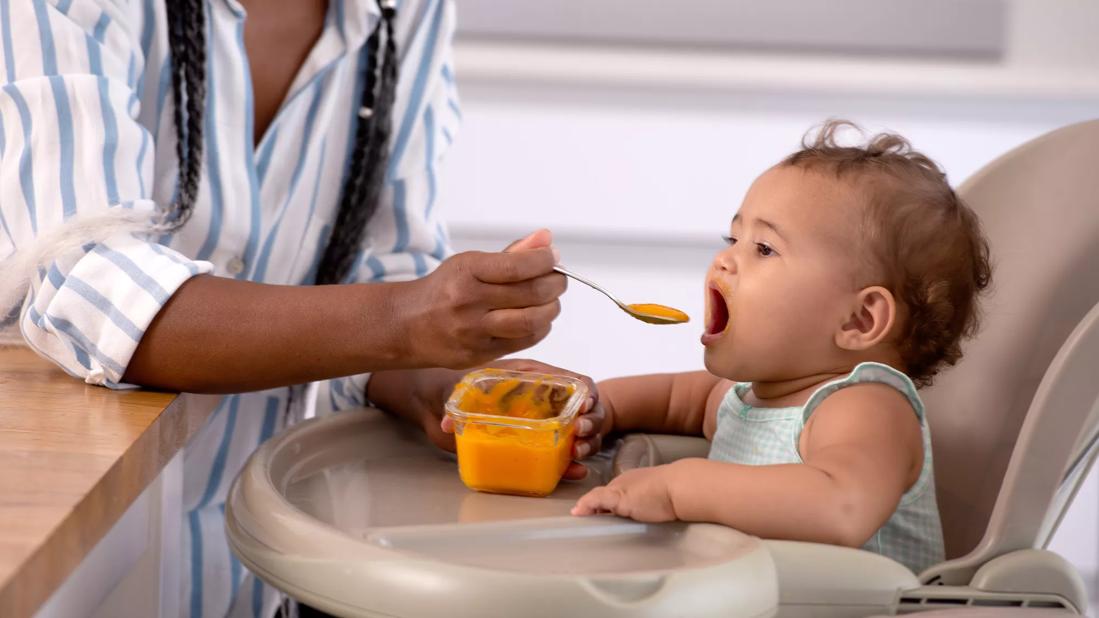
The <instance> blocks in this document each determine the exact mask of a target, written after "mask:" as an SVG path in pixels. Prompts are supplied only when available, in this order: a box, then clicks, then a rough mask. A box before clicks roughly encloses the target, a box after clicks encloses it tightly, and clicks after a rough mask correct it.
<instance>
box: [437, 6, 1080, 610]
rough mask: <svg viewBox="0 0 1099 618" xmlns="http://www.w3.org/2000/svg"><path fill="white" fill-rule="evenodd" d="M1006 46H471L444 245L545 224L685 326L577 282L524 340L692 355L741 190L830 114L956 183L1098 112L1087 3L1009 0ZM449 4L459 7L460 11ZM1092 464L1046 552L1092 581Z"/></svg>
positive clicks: (560, 349)
mask: <svg viewBox="0 0 1099 618" xmlns="http://www.w3.org/2000/svg"><path fill="white" fill-rule="evenodd" d="M1008 4H1009V19H1008V24H1007V28H1008V31H1007V34H1006V47H1005V51H1004V55H1003V58H1002V59H1000V60H999V61H987V60H986V61H949V60H918V59H912V58H905V59H898V58H881V57H867V56H859V57H839V56H833V57H811V56H799V55H796V54H781V55H779V54H772V55H767V54H762V53H752V52H750V51H741V52H737V53H731V52H718V51H713V50H709V51H690V50H682V49H678V50H661V49H645V48H637V49H633V48H623V47H620V46H608V47H605V48H600V47H597V46H591V45H586V46H578V45H556V46H555V45H546V44H537V45H535V44H525V45H524V44H515V43H499V42H483V41H482V42H478V41H464V42H462V43H461V44H460V45H459V47H458V51H457V74H458V79H459V83H460V85H461V88H462V91H461V92H462V97H463V101H462V107H463V113H464V119H465V122H464V127H463V129H462V132H461V134H460V135H459V136H458V140H457V142H456V144H455V145H454V146H453V149H452V150H451V152H450V153H449V154H448V160H447V164H446V166H445V170H444V175H443V178H442V186H443V193H442V195H443V196H445V207H446V208H447V211H448V217H449V219H450V221H451V231H452V236H453V240H454V244H455V246H456V248H458V249H459V250H462V249H471V248H479V249H485V248H489V249H495V248H499V247H502V246H503V245H505V244H506V243H507V242H508V241H510V240H511V239H513V238H515V237H518V236H520V235H522V234H523V233H525V232H526V231H529V230H531V229H534V228H536V227H541V226H546V227H550V228H552V229H553V230H554V232H555V234H556V236H557V239H558V241H557V242H558V246H559V247H560V249H561V253H562V258H563V262H564V263H565V264H567V265H568V266H570V267H572V268H574V269H575V270H577V271H579V272H580V273H583V274H586V275H589V276H590V277H591V278H592V279H595V280H596V281H599V282H601V283H604V284H605V285H606V286H607V287H608V288H609V289H611V290H612V291H614V292H615V293H617V294H619V295H620V296H621V298H622V299H623V300H625V301H626V302H659V303H664V304H669V305H673V306H677V307H680V308H682V309H684V310H685V311H687V312H688V313H689V314H690V315H691V316H692V318H693V321H692V322H691V323H690V324H688V325H685V326H664V327H656V326H650V325H645V324H642V323H640V322H637V321H634V320H632V319H630V318H629V317H627V316H626V315H625V314H623V313H621V312H619V311H618V310H617V309H616V308H615V307H614V306H613V305H612V304H611V303H610V302H609V301H607V300H606V299H604V298H602V297H600V296H598V295H597V294H596V293H595V292H594V291H592V290H589V289H586V288H583V287H582V286H580V285H579V284H575V283H573V284H572V285H571V286H570V289H569V292H568V293H567V294H566V296H565V298H564V300H563V311H562V314H561V317H560V318H559V319H558V320H557V322H555V325H554V331H553V333H552V334H551V335H550V337H549V338H547V339H546V340H545V341H544V342H543V343H541V344H539V345H538V346H536V347H535V348H533V349H531V350H529V351H528V352H526V353H524V355H527V356H530V357H533V358H538V359H540V360H544V361H546V362H550V363H555V364H558V365H561V366H564V367H567V368H570V369H574V370H577V371H582V372H586V373H588V374H590V375H592V376H593V377H596V378H604V377H609V376H614V375H623V374H631V373H641V372H653V371H670V370H688V369H695V368H700V367H701V352H702V350H701V346H700V345H699V343H698V336H699V334H700V332H701V329H702V326H701V323H700V322H701V318H702V295H701V281H702V276H703V274H704V272H705V268H706V265H707V264H708V261H709V259H710V257H711V255H712V252H713V251H714V250H715V249H717V248H718V247H719V245H720V241H719V238H718V237H719V235H720V234H721V233H722V232H724V231H725V229H726V226H727V224H728V221H729V219H730V217H731V216H732V215H733V213H734V212H735V209H736V208H737V205H738V204H739V202H740V200H741V198H742V196H743V194H744V192H745V189H746V188H747V187H748V185H749V184H750V183H751V181H752V180H753V179H754V178H755V177H756V175H758V174H759V173H760V172H761V171H762V170H764V169H765V168H766V167H768V166H770V165H771V164H773V163H774V162H776V161H777V160H778V159H779V158H780V157H782V156H783V155H785V154H787V153H789V152H790V151H792V150H793V149H795V148H796V146H797V144H798V142H799V140H800V138H801V136H802V134H803V133H804V132H805V131H806V130H807V129H809V128H810V127H811V126H812V125H814V124H817V123H819V122H820V121H822V120H823V119H825V118H827V117H830V116H839V117H844V118H849V119H852V120H855V121H857V122H859V123H860V124H862V125H863V126H864V127H866V128H868V129H870V130H879V129H886V128H887V129H890V130H893V131H897V132H900V133H902V134H904V135H905V136H907V137H908V138H910V139H911V141H912V142H913V143H914V145H915V146H916V147H917V148H918V149H920V150H922V151H924V152H925V153H927V154H928V155H929V156H931V157H932V158H933V159H935V160H937V161H938V162H939V163H940V164H941V165H942V166H943V167H944V168H945V169H946V171H947V173H948V175H949V177H950V179H951V180H952V182H954V183H955V184H957V183H959V182H960V181H962V180H964V179H965V178H966V177H967V176H969V175H970V174H971V173H973V172H974V171H975V170H977V169H978V168H980V167H981V166H982V165H983V164H985V163H986V162H988V161H990V160H991V159H993V158H994V157H996V156H997V155H999V154H1001V153H1003V152H1005V151H1007V150H1009V149H1011V148H1012V147H1014V146H1016V145H1018V144H1020V143H1022V142H1024V141H1027V140H1029V139H1031V138H1033V137H1035V136H1038V135H1040V134H1042V133H1045V132H1047V131H1049V130H1051V129H1054V128H1057V127H1060V126H1063V125H1065V124H1069V123H1072V122H1077V121H1080V120H1084V119H1090V118H1093V117H1096V116H1099V36H1096V35H1095V33H1096V31H1097V28H1099V5H1096V4H1094V3H1090V2H1084V1H1075V2H1059V3H1032V2H1026V1H1023V0H1020V1H1017V2H1010V3H1008ZM459 15H460V13H459ZM1097 506H1099V492H1097V490H1096V481H1095V479H1094V478H1093V479H1092V480H1090V481H1089V484H1088V486H1087V487H1085V489H1084V490H1083V491H1082V492H1081V495H1080V496H1079V498H1078V499H1077V502H1076V506H1074V508H1073V511H1072V512H1071V513H1070V514H1069V516H1068V518H1067V519H1066V521H1065V522H1064V524H1063V525H1062V528H1061V532H1060V533H1059V535H1058V537H1057V539H1056V540H1055V542H1054V548H1055V549H1056V550H1057V551H1059V552H1061V553H1062V554H1063V555H1065V556H1066V557H1068V558H1069V559H1070V560H1072V561H1073V562H1074V563H1075V564H1077V565H1078V567H1079V568H1080V569H1081V570H1082V571H1083V572H1085V574H1087V575H1088V577H1089V578H1090V582H1089V583H1090V585H1091V586H1092V588H1093V590H1094V589H1095V579H1094V574H1095V571H1096V564H1097V556H1099V538H1097V527H1099V523H1097V510H1099V509H1097Z"/></svg>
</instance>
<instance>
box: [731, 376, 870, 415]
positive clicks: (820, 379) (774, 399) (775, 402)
mask: <svg viewBox="0 0 1099 618" xmlns="http://www.w3.org/2000/svg"><path fill="white" fill-rule="evenodd" d="M848 373H850V371H827V372H821V373H817V374H813V375H808V376H803V377H799V378H793V379H789V380H774V381H768V380H757V381H755V382H752V388H751V390H749V391H748V392H747V393H745V396H744V399H745V402H744V403H746V404H748V405H750V406H754V407H757V408H786V407H789V406H800V405H803V404H804V403H805V402H806V401H808V400H809V397H810V396H811V395H812V394H813V392H814V391H816V390H817V388H819V387H820V385H821V384H824V383H825V382H828V381H831V380H835V379H836V378H840V377H843V376H845V375H847V374H848Z"/></svg>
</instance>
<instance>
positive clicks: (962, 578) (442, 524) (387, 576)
mask: <svg viewBox="0 0 1099 618" xmlns="http://www.w3.org/2000/svg"><path fill="white" fill-rule="evenodd" d="M959 194H960V195H962V197H963V198H964V199H965V200H966V201H967V202H968V203H969V205H970V206H971V207H973V208H974V209H975V210H976V211H977V213H978V214H979V215H980V217H981V220H982V223H983V226H984V229H985V232H986V234H987V235H988V238H989V241H990V243H991V246H992V255H993V262H994V268H995V270H994V276H993V279H994V282H993V287H994V289H993V292H992V294H991V295H990V297H989V298H988V299H987V301H986V303H985V305H984V320H983V328H982V330H981V332H980V334H979V335H978V337H977V338H976V339H974V340H973V341H971V342H969V344H968V345H967V346H966V347H965V357H964V358H963V360H962V361H961V362H960V363H959V364H958V365H957V366H956V367H953V368H950V369H949V370H947V371H945V372H944V373H943V374H942V375H941V376H939V378H938V379H937V380H936V383H935V385H934V386H933V387H931V388H929V389H927V390H926V391H924V392H923V393H922V396H923V398H924V401H925V403H926V407H927V410H928V417H929V422H930V425H931V429H932V434H933V444H934V459H935V469H936V483H937V486H938V498H939V508H940V510H941V513H942V520H943V526H944V535H945V540H946V553H947V560H946V561H945V562H943V563H941V564H938V565H935V566H933V567H931V568H929V569H927V570H926V571H924V572H923V573H919V574H915V573H912V572H911V571H909V570H908V569H906V568H905V567H904V566H902V565H900V564H899V563H896V562H893V561H892V560H889V559H887V558H884V557H882V556H878V555H876V554H871V553H868V552H864V551H861V550H856V549H850V548H842V547H835V546H829V545H819V544H813V543H802V542H794V541H774V540H760V539H757V538H755V537H751V536H748V535H745V534H742V533H740V532H738V531H736V530H732V529H730V528H725V527H722V526H716V525H712V524H686V523H676V524H660V525H649V524H641V523H636V522H630V521H626V520H622V519H618V518H614V517H609V516H606V517H590V518H572V517H569V516H568V510H569V508H570V507H571V506H572V504H573V503H574V502H575V500H576V498H577V497H579V496H580V495H582V494H583V493H584V492H585V491H586V490H587V489H588V488H589V487H591V486H593V485H594V484H596V483H603V482H606V481H607V480H609V479H610V478H612V476H613V475H614V474H616V473H618V472H620V471H621V470H623V469H628V468H631V467H636V466H641V465H657V464H660V463H666V462H669V461H673V460H675V459H678V458H681V457H688V456H705V455H706V452H707V450H708V444H707V443H706V442H705V441H704V440H702V439H699V438H687V437H677V436H651V435H633V436H628V437H627V438H626V439H625V440H624V441H623V442H622V443H621V444H620V446H619V448H618V449H617V450H616V452H615V454H614V455H613V458H612V457H611V456H597V457H596V458H594V461H593V463H592V464H591V466H590V467H591V470H592V473H591V474H590V475H589V478H588V479H587V480H585V481H583V482H580V483H563V484H562V485H561V486H560V487H559V488H558V489H557V491H556V492H555V493H554V494H552V495H551V496H549V497H548V498H543V499H535V498H519V497H514V496H500V495H489V494H478V493H474V492H471V491H469V490H467V489H466V488H465V487H464V486H463V485H462V484H461V482H460V481H459V479H458V476H457V473H456V472H455V466H454V460H453V457H452V456H450V455H448V454H444V453H441V452H439V451H438V450H436V449H434V448H433V447H431V446H430V445H428V444H427V442H426V441H425V440H424V438H423V437H422V436H421V435H419V432H418V431H416V430H412V429H408V428H405V427H403V426H400V425H398V424H396V423H394V422H392V421H391V420H390V419H389V418H387V417H385V416H384V415H382V414H380V413H378V412H377V411H370V410H362V411H354V412H347V413H341V414H337V415H333V416H330V417H327V418H321V419H312V420H309V421H306V422H304V423H302V424H300V425H298V426H295V427H293V428H291V429H290V430H288V431H287V432H285V433H283V434H281V435H280V436H277V437H276V438H274V439H273V440H271V441H269V442H268V443H267V444H265V445H264V446H262V447H261V448H260V449H259V450H258V451H257V452H256V453H255V455H253V457H252V459H251V460H250V461H249V463H248V465H247V466H246V468H245V469H244V471H243V472H242V473H241V475H240V477H239V478H238V479H237V480H236V482H235V483H234V485H233V488H232V490H231V492H230V496H229V501H228V504H227V508H226V526H227V530H228V535H229V540H230V544H231V546H232V548H233V551H234V552H235V553H236V554H237V555H238V556H239V557H240V559H241V560H242V561H243V562H244V563H245V564H246V565H247V566H248V568H249V569H251V570H252V571H253V572H254V573H256V574H257V575H259V576H260V577H261V578H263V579H264V580H266V581H267V582H268V583H270V584H272V585H274V586H276V587H277V588H280V589H282V590H284V591H285V592H287V593H288V594H290V595H291V596H293V597H295V598H298V599H299V600H301V601H303V602H306V603H308V604H310V605H313V606H316V607H319V608H320V609H323V610H326V611H329V612H332V613H335V614H339V615H349V616H350V615H354V616H436V615H447V616H515V615H523V616H558V615H566V614H570V615H598V616H753V617H755V616H872V615H892V614H896V613H911V612H924V611H930V610H947V611H945V612H941V611H935V612H934V613H933V614H928V615H929V616H930V615H942V616H946V615H955V614H956V615H958V616H962V617H966V616H968V617H970V618H978V617H980V616H991V615H996V616H1001V615H1002V616H1011V615H1013V614H1017V615H1019V616H1020V617H1021V616H1029V615H1038V614H1040V615H1046V614H1047V613H1048V614H1083V613H1084V612H1085V611H1086V610H1087V593H1086V590H1085V587H1084V584H1083V581H1082V580H1081V578H1080V575H1079V574H1078V573H1077V572H1076V571H1075V570H1074V569H1073V568H1072V566H1071V565H1069V564H1068V563H1067V562H1066V561H1065V560H1064V559H1063V558H1061V557H1060V556H1058V555H1056V554H1054V553H1052V552H1050V551H1048V550H1046V549H1044V548H1045V547H1046V545H1047V543H1048V541H1049V539H1050V537H1051V536H1052V535H1053V533H1054V531H1055V530H1056V528H1057V524H1058V523H1059V522H1060V520H1061V518H1062V517H1063V515H1064V513H1065V511H1066V510H1067V508H1068V506H1069V505H1070V504H1071V502H1072V498H1073V496H1074V495H1075V493H1076V491H1077V490H1078V488H1079V486H1080V483H1081V482H1082V480H1083V479H1084V477H1085V475H1086V473H1087V471H1088V469H1089V468H1090V466H1091V464H1092V463H1093V461H1094V459H1095V457H1096V453H1097V452H1099V449H1097V444H1099V121H1095V122H1088V123H1083V124H1078V125H1074V126H1070V127H1066V128H1064V129H1061V130H1058V131H1055V132H1053V133H1050V134H1048V135H1045V136H1043V137H1041V138H1038V139H1036V140H1034V141H1032V142H1030V143H1027V144H1024V145H1023V146H1020V147H1019V148H1016V149H1015V150H1013V151H1011V152H1009V153H1008V154H1006V155H1004V156H1002V157H1000V158H999V159H997V160H996V161H993V162H992V163H990V164H989V165H987V166H986V167H985V168H984V169H983V170H981V171H980V172H978V173H977V174H975V175H974V176H973V177H972V178H971V179H969V180H968V181H967V182H966V183H965V184H964V185H963V186H962V187H961V188H960V189H959Z"/></svg>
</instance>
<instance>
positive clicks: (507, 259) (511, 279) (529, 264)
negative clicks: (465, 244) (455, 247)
mask: <svg viewBox="0 0 1099 618" xmlns="http://www.w3.org/2000/svg"><path fill="white" fill-rule="evenodd" d="M463 255H465V256H467V257H465V258H464V259H465V260H466V262H467V263H468V267H469V269H470V273H471V274H472V275H473V277H474V278H476V279H477V280H478V281H482V282H484V283H518V282H520V281H526V280H528V279H534V278H535V277H540V276H542V275H546V274H549V273H551V272H553V267H554V265H555V264H557V257H556V255H555V254H554V250H553V249H552V248H550V247H541V248H538V249H528V250H525V251H511V252H508V253H477V252H470V253H466V254H463Z"/></svg>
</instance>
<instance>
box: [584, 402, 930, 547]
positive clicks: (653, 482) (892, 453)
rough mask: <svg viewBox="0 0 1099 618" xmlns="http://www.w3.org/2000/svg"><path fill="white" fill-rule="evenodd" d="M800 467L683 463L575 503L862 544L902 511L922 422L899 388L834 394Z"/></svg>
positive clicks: (624, 479)
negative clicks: (897, 509)
mask: <svg viewBox="0 0 1099 618" xmlns="http://www.w3.org/2000/svg"><path fill="white" fill-rule="evenodd" d="M799 448H800V451H801V455H802V461H803V463H800V464H781V465H768V466H747V465H740V464H733V463H726V462H720V461H711V460H707V459H684V460H680V461H677V462H675V463H672V464H668V465H665V466H656V467H654V468H642V469H637V470H631V471H629V472H626V473H625V474H622V475H621V476H619V477H618V478H616V479H615V480H614V481H612V482H611V483H610V484H609V485H607V486H605V487H600V488H596V489H594V490H592V491H591V492H589V493H588V494H587V495H585V496H584V497H582V498H581V499H580V501H579V502H577V505H576V507H574V509H573V513H574V514H578V515H587V514H592V513H595V512H599V511H610V512H612V513H615V514H617V515H621V516H623V517H631V518H633V519H637V520H640V521H670V520H674V519H680V520H685V521H708V522H714V523H719V524H724V525H727V526H730V527H733V528H736V529H738V530H741V531H744V532H747V533H749V534H754V535H756V536H760V537H764V538H778V539H791V540H802V541H814V542H820V543H832V544H836V545H847V546H850V547H858V546H861V545H862V544H863V543H864V542H865V541H866V540H867V539H868V538H870V536H871V535H873V534H874V532H875V531H876V530H877V529H878V528H880V527H881V526H882V524H884V523H885V521H886V520H887V519H889V516H890V515H891V514H892V513H893V511H894V510H896V508H897V504H898V503H899V502H900V499H901V496H902V495H903V494H904V492H905V491H906V490H907V489H908V488H909V487H910V486H911V485H912V484H913V483H914V482H915V481H916V479H917V478H918V477H919V473H920V469H921V467H922V463H923V441H922V437H921V431H920V424H919V421H918V419H917V417H916V414H915V413H914V412H913V410H912V407H911V405H909V403H908V401H907V400H906V399H905V398H904V396H903V395H901V394H900V393H898V392H897V391H895V390H894V389H892V388H890V387H887V386H884V385H879V384H864V385H858V386H852V387H848V388H845V389H842V390H839V391H837V392H836V393H834V394H832V395H830V396H829V397H828V398H826V399H825V400H824V401H823V402H822V403H821V404H820V406H819V407H818V408H817V409H816V411H815V412H814V413H813V415H812V416H811V417H810V420H809V422H808V423H807V424H806V427H805V429H804V430H803V431H802V436H801V440H800V442H799Z"/></svg>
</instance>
